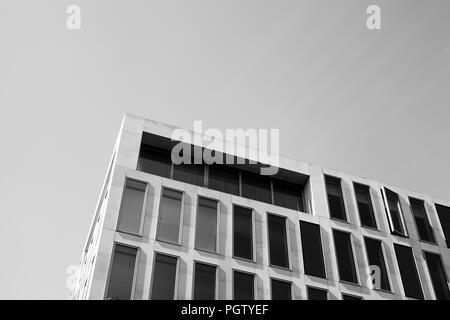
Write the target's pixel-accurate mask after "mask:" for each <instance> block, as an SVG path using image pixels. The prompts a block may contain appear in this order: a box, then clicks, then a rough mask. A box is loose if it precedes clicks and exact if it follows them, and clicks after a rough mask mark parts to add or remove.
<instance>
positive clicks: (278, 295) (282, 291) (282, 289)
mask: <svg viewBox="0 0 450 320" xmlns="http://www.w3.org/2000/svg"><path fill="white" fill-rule="evenodd" d="M270 285H271V287H272V288H271V289H272V300H292V291H291V283H290V282H286V281H281V280H275V279H271V280H270Z"/></svg>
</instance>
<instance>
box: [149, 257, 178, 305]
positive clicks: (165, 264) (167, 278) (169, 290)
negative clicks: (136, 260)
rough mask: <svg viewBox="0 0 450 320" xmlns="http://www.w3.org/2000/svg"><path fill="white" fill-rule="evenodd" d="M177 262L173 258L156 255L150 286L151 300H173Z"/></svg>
mask: <svg viewBox="0 0 450 320" xmlns="http://www.w3.org/2000/svg"><path fill="white" fill-rule="evenodd" d="M177 261H178V259H177V258H175V257H169V256H166V255H162V254H159V253H157V254H156V258H155V267H154V268H155V269H154V270H153V285H152V299H153V300H173V299H174V295H175V279H176V275H177Z"/></svg>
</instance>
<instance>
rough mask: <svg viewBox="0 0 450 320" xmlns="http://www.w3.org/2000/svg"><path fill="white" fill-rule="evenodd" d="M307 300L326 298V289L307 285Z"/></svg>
mask: <svg viewBox="0 0 450 320" xmlns="http://www.w3.org/2000/svg"><path fill="white" fill-rule="evenodd" d="M307 292H308V300H328V291H327V290H324V289H318V288H313V287H307Z"/></svg>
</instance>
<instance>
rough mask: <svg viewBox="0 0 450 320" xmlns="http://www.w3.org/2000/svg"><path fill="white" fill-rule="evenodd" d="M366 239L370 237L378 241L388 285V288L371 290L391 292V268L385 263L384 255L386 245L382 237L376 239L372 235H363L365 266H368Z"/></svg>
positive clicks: (385, 257)
mask: <svg viewBox="0 0 450 320" xmlns="http://www.w3.org/2000/svg"><path fill="white" fill-rule="evenodd" d="M366 239H370V240H374V241H378V242H380V245H381V254H382V255H383V262H384V267H385V268H386V277H387V281H388V285H389V288H390V290H386V289H383V288H372V289H371V290H376V291H381V292H387V293H392V292H393V288H392V278H391V270H390V269H389V264H388V263H387V261H388V260H387V256H386V247H385V246H386V245H385V243H384V241H383V240H382V239H378V238H375V237H373V236H366V235H363V243H364V251H365V253H366V254H365V255H364V258H365V260H366V261H365V262H366V265H367V266H370V262H369V251H368V250H367V246H366Z"/></svg>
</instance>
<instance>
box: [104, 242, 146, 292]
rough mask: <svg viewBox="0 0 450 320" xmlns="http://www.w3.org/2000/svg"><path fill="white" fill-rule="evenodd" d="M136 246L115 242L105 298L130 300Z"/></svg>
mask: <svg viewBox="0 0 450 320" xmlns="http://www.w3.org/2000/svg"><path fill="white" fill-rule="evenodd" d="M137 251H138V249H137V248H131V247H127V246H123V245H119V244H116V245H115V246H114V254H113V258H112V259H113V261H112V265H111V271H110V274H109V284H108V292H107V294H106V299H107V300H130V299H131V298H132V296H133V293H132V290H133V284H134V272H135V266H136V256H137Z"/></svg>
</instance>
